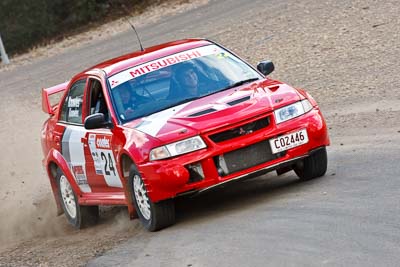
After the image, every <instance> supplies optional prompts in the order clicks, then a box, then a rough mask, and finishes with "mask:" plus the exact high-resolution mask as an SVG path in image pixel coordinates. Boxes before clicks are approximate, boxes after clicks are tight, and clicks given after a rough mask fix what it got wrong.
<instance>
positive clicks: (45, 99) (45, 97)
mask: <svg viewBox="0 0 400 267" xmlns="http://www.w3.org/2000/svg"><path fill="white" fill-rule="evenodd" d="M68 83H69V81H68V82H65V83H61V84H58V85H56V86H53V87H49V88H43V89H42V110H43V111H44V112H45V113H48V114H50V115H54V114H55V107H56V106H57V105H53V106H52V105H51V103H50V100H49V96H51V95H54V94H57V93H59V92H62V91H65V89H67V86H68Z"/></svg>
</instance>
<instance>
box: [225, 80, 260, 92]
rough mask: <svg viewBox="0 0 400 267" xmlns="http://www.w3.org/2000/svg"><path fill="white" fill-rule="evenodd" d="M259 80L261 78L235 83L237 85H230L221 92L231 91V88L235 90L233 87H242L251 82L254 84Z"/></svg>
mask: <svg viewBox="0 0 400 267" xmlns="http://www.w3.org/2000/svg"><path fill="white" fill-rule="evenodd" d="M257 80H259V78H250V79H247V80H243V81H239V82H235V83H233V84H231V85H228V86H227V87H225V88H224V89H222V90H220V91H223V90H228V89H231V88H233V87H237V86H241V85H243V84H246V83H251V82H254V81H257Z"/></svg>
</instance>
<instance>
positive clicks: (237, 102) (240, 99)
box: [227, 95, 250, 106]
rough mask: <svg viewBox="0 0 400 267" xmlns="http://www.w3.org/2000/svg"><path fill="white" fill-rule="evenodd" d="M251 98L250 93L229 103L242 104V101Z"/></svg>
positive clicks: (231, 104)
mask: <svg viewBox="0 0 400 267" xmlns="http://www.w3.org/2000/svg"><path fill="white" fill-rule="evenodd" d="M249 99H250V96H249V95H248V96H245V97H242V98H239V99H236V100H233V101H230V102H228V103H227V104H228V105H229V106H235V105H237V104H240V103H242V102H245V101H247V100H249Z"/></svg>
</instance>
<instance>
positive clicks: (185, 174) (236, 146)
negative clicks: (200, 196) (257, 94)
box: [139, 107, 329, 202]
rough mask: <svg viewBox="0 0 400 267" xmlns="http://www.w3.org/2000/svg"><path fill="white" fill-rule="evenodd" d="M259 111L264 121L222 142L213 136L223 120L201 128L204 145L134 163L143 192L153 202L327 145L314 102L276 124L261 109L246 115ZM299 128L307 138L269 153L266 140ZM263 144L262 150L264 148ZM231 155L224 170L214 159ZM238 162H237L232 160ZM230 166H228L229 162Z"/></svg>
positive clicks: (262, 170) (282, 162)
mask: <svg viewBox="0 0 400 267" xmlns="http://www.w3.org/2000/svg"><path fill="white" fill-rule="evenodd" d="M260 117H261V119H262V118H263V117H265V118H268V120H269V124H268V125H267V126H265V127H263V128H262V129H257V131H254V132H249V133H246V134H244V135H239V136H235V137H234V138H232V139H229V140H223V141H222V142H214V141H215V139H214V141H213V140H212V138H210V137H212V136H215V133H216V132H217V131H218V132H224V131H225V132H229V129H232V128H235V127H236V128H240V129H241V128H245V126H243V127H241V126H240V125H239V126H237V125H236V126H232V125H230V126H228V127H224V128H223V129H218V130H217V131H213V132H206V133H204V134H202V138H203V139H204V141H205V142H206V143H207V148H205V149H202V150H199V151H196V152H192V153H189V154H186V155H181V156H179V157H175V158H171V159H168V160H160V161H153V162H147V163H145V164H142V165H140V166H139V171H140V172H141V174H142V177H143V178H144V181H145V184H146V188H147V190H148V194H149V197H150V198H151V200H152V201H153V202H158V201H161V200H164V199H168V198H173V197H176V196H179V195H183V194H188V193H196V192H203V191H205V190H209V189H211V188H214V187H216V186H218V185H221V184H224V183H227V182H230V181H234V180H238V179H244V178H249V177H254V176H258V175H261V174H263V173H266V172H269V171H272V170H275V169H278V168H283V167H287V166H290V165H293V164H295V162H296V161H298V160H301V159H303V158H305V157H307V156H309V155H310V153H312V152H313V151H314V150H316V149H318V148H320V147H324V146H327V145H329V137H328V132H327V127H326V123H325V120H324V118H323V116H322V114H321V112H320V110H319V109H318V107H315V108H314V109H313V110H311V111H310V112H308V113H306V114H304V115H302V116H300V117H298V118H295V119H292V120H289V121H287V122H284V123H281V124H278V125H277V124H275V122H274V119H273V115H272V114H264V115H263V116H259V117H257V118H251V119H249V120H246V121H245V122H243V123H242V124H241V125H245V124H246V125H247V123H248V124H251V123H252V122H254V121H256V120H260ZM300 129H307V134H308V138H309V141H308V143H306V144H304V145H300V146H298V147H295V148H292V149H289V150H286V151H284V152H280V153H277V154H275V155H273V154H272V153H271V152H270V148H269V142H268V140H269V139H271V138H275V137H277V136H279V135H284V134H287V133H290V132H294V131H297V130H300ZM264 148H265V150H264ZM226 156H228V157H230V158H233V160H231V162H233V163H231V165H230V166H229V167H228V169H229V170H228V171H227V168H226V166H223V165H224V164H222V163H220V159H221V158H224V157H226ZM237 165H238V166H237ZM232 166H234V167H232Z"/></svg>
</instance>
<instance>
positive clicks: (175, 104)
mask: <svg viewBox="0 0 400 267" xmlns="http://www.w3.org/2000/svg"><path fill="white" fill-rule="evenodd" d="M201 97H202V96H194V97H189V98H185V99H182V100H180V101H178V102H175V103H173V104H171V105H168V106H165V107H163V108H162V109H160V110H158V111H157V112H160V111H162V110H166V109H169V108H172V107H176V106H179V105H181V104H184V103H187V102H190V101H193V100H196V99H199V98H201Z"/></svg>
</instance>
